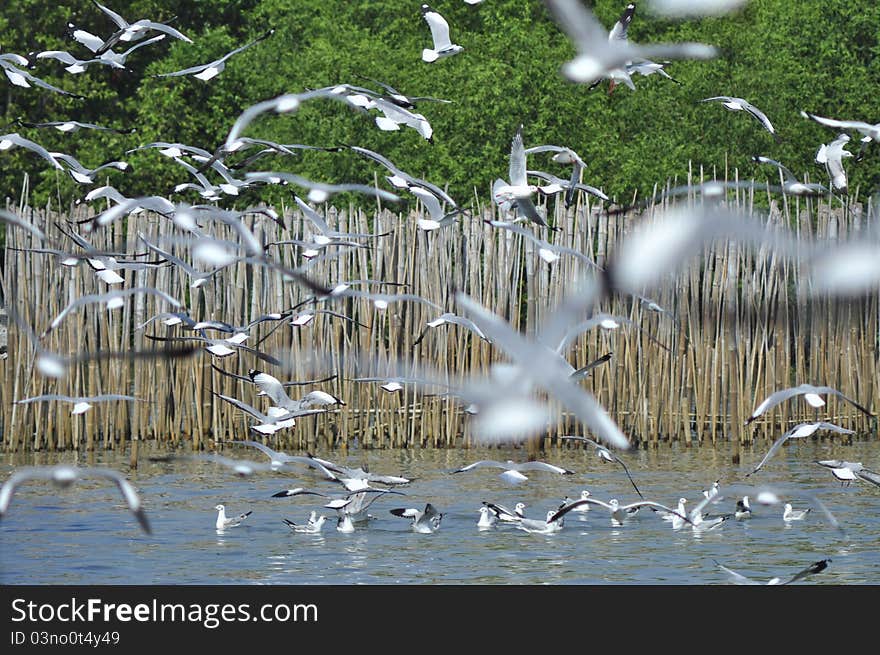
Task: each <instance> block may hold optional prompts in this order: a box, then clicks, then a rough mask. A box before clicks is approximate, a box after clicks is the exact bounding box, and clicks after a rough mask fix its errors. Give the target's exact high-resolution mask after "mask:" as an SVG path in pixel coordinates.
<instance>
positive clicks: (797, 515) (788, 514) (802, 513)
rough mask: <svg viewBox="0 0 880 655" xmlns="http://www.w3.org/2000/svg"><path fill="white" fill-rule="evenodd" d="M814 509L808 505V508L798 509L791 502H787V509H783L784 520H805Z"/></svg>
mask: <svg viewBox="0 0 880 655" xmlns="http://www.w3.org/2000/svg"><path fill="white" fill-rule="evenodd" d="M812 509H813V508H812V507H808V508H807V509H798V510H796V509H794V508H793V507H792V506H791V503H785V509H784V510H783V511H782V520H783V521H785V522H786V523H788V522H789V521H803V520H804V519H805V518H807V514H809V513H810V510H812Z"/></svg>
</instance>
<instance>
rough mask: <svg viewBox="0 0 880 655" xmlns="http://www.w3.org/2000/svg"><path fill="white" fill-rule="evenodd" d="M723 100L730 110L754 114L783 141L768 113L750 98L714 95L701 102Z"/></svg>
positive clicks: (765, 127) (774, 136) (778, 139)
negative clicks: (756, 105) (751, 101)
mask: <svg viewBox="0 0 880 655" xmlns="http://www.w3.org/2000/svg"><path fill="white" fill-rule="evenodd" d="M716 101H717V102H721V103H722V104H723V105H724V106H725V107H727V108H728V109H729V110H730V111H746V112H748V113H749V114H751V115H752V116H754V117H755V118H756V119H757V120H758V122H760V123H761V125H763V126H764V129H765V130H767V131H768V132H770V134H772V135H773V138H774V139H776V140H777V141H781V140H782V139H780V138H779V135H778V134H777V133H776V128H775V127H773V124H772V123H771V122H770V119H769V118H767V115H766V114H765V113H764V112H762V111H761V110H760V109H758V108H757V107H755V105H753V104H752V103H750V102H749V101H748V100H744V99H743V98H733V97H731V96H713V97H711V98H703V99H702V100H700V102H716Z"/></svg>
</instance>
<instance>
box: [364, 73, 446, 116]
mask: <svg viewBox="0 0 880 655" xmlns="http://www.w3.org/2000/svg"><path fill="white" fill-rule="evenodd" d="M357 77H360V78H361V79H364V80H367V81H368V82H372V83H373V84H378V85H379V86H381V87H382V88H383V89H385V91H386V92H387V93H386V94H384V95H382V96H380V97H381V98H383V99H385V100H390V101H391V102H393V103H394V104H396V105H399V106H401V107H403V108H404V109H415V107H416V103H417V102H442V103H446V104H448V103H451V102H452V100H444V99H442V98H431V97H426V96H408V95H405V94H403V93H401V92H400V91H398V90H397V89H395V88H394V87H393V86H391V85H390V84H387V83H385V82H381V81H379V80H374V79H372V78H369V77H364V76H363V75H358V76H357ZM361 90H362V91H369V89H361Z"/></svg>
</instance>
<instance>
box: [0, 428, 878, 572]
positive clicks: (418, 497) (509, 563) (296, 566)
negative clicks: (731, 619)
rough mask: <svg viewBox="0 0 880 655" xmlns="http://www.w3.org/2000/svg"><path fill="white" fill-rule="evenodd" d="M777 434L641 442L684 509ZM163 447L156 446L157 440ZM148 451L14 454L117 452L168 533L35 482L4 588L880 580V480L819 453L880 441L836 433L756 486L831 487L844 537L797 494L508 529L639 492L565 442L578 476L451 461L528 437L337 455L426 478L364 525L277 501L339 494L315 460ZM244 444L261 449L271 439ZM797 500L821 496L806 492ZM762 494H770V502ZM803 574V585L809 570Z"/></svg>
mask: <svg viewBox="0 0 880 655" xmlns="http://www.w3.org/2000/svg"><path fill="white" fill-rule="evenodd" d="M767 447H769V444H758V445H757V446H755V447H754V448H751V449H747V450H745V451H744V452H743V453H742V462H741V463H740V464H732V463H731V462H732V455H733V450H732V447H731V446H729V445H727V444H721V445H718V446H714V447H713V446H703V447H699V448H683V447H678V446H676V445H672V446H663V447H660V448H658V449H651V450H638V451H635V452H629V453H624V454H623V457H624V458H625V461H626V462H627V464H628V466H629V469H630V471H631V473H632V475H633V477H634V479H635V480H636V483H637V484H638V486H639V488H640V489H641V491H642V493H643V494H644V496H645V497H646V498H648V499H651V500H655V501H657V502H660V503H664V504H666V505H669V506H672V507H674V506H675V504H676V503H677V501H678V498H679V497H682V496H683V497H685V498H687V499H688V501H689V503H690V505H691V506H693V505H694V504H695V503H697V502H698V501H699V500H700V499H701V498H702V495H701V491H702V490H703V489H705V488H707V487H708V486H709V485H710V484H711V483H712V482H713V481H714V480H716V479H720V480H721V483H722V490H723V489H724V488H725V487H727V488H729V486H730V485H732V484H734V483H738V482H741V481H743V480H744V475H745V473H747V472H748V471H749V470H750V469H751V468H752V467H753V466H754V465H755V464H756V463H757V462H758V461H760V459H761V457H762V456H763V454H764V452H766V449H767ZM147 454H148V453H147ZM147 454H145V455H144V456H143V457H142V459H141V463H140V466H139V468H138V469H137V470H136V471H133V472H128V457H127V455H125V454H121V453H115V452H95V453H80V454H78V455H77V454H75V453H66V454H46V453H37V454H4V455H2V456H0V478H2V479H6V478H7V477H8V476H9V475H10V474H11V472H12V471H13V470H14V468H15V467H16V466H24V465H33V464H51V463H56V462H59V461H63V462H70V463H74V462H75V463H77V464H79V465H83V466H85V465H96V466H111V467H113V468H116V469H118V470H120V471H123V472H127V473H128V475H129V479H130V480H131V481H132V483H133V484H134V485H135V487H136V488H137V489H138V490H139V491H140V493H141V494H142V495H143V498H144V504H145V508H146V511H147V514H148V516H149V519H150V521H151V523H152V527H153V534H152V535H147V534H145V533H143V532H141V531H140V529H139V528H138V525H137V523H136V521H135V519H134V517H133V516H132V515H131V514H130V513H129V512H128V511H127V509H126V508H125V506H124V504H123V502H122V500H121V497H120V496H119V494H118V491H117V489H116V487H115V486H114V485H113V484H111V483H109V482H107V481H103V480H81V481H79V482H77V483H76V484H75V485H73V486H72V487H70V488H68V489H63V490H62V489H56V488H55V487H53V486H52V485H51V484H49V483H46V482H37V481H34V482H29V483H27V484H25V485H23V486H22V487H20V488H19V490H18V492H17V493H16V495H15V497H14V498H13V501H12V504H11V506H10V508H9V512H8V514H7V516H6V517H4V519H3V521H2V522H0V583H2V584H87V585H88V584H147V585H150V584H318V585H323V584H370V585H390V584H522V585H536V584H549V585H567V584H661V585H680V584H724V583H726V582H727V578H726V576H725V575H724V574H723V572H721V571H720V570H719V569H718V568H717V567H716V565H715V563H714V562H715V561H717V562H720V563H722V564H724V565H726V566H728V567H730V568H733V569H735V570H737V571H739V572H741V573H743V574H745V575H749V576H754V577H755V578H756V579H759V580H767V579H769V578H771V577H773V576H781V577H782V576H786V575H790V574H793V573H795V572H796V571H798V570H800V569H802V568H804V567H805V566H807V565H808V564H810V563H812V562H814V561H817V560H820V559H824V558H831V559H832V563H831V565H830V566H829V567H828V569H827V570H826V571H824V572H823V573H822V574H820V575H816V576H813V577H811V578H809V579H808V580H807V581H806V583H815V584H876V583H878V582H880V550H878V548H877V539H878V536H880V513H878V511H877V510H878V507H880V488H878V487H876V486H874V485H871V484H868V483H864V482H857V483H853V484H852V485H851V486H849V487H844V486H841V484H840V483H839V482H837V481H836V480H835V479H834V478H833V477H832V475H831V473H830V471H829V470H827V469H825V468H823V467H820V466H818V465H817V464H815V463H814V460H817V459H832V458H836V459H846V460H850V461H860V462H863V463H864V464H865V465H866V466H868V467H870V468H874V469H875V470H877V469H880V445H878V443H877V442H876V441H856V442H855V443H853V444H852V445H849V446H846V445H842V444H841V443H840V442H834V441H833V440H832V439H827V440H822V441H819V440H817V441H807V440H804V441H801V442H799V443H792V444H791V445H790V446H786V447H784V448H783V449H781V451H780V452H778V453H777V454H775V455H774V457H773V458H772V459H771V460H770V461H769V462H768V463H767V464H766V465H765V468H764V469H763V470H762V471H761V472H759V473H758V474H756V475H755V476H753V477H751V478H749V479H748V482H749V483H751V482H753V481H754V483H756V484H758V483H765V484H780V483H784V484H786V485H795V486H796V487H797V488H798V489H803V490H808V491H809V492H811V493H813V494H815V495H817V496H818V497H819V498H820V499H821V500H822V502H824V503H825V504H826V505H827V507H828V508H829V509H830V510H831V511H832V512H833V513H834V515H835V516H836V517H837V519H838V520H839V522H840V523H841V525H842V526H843V527H844V529H845V531H846V535H845V536H844V535H841V534H840V533H839V532H838V531H837V530H835V529H834V528H833V527H832V526H831V525H830V524H829V523H828V521H827V520H825V519H824V518H823V517H822V515H821V514H820V513H819V512H818V511H817V510H813V511H812V512H811V513H810V515H808V517H807V519H806V520H804V521H799V522H794V523H791V524H786V523H784V522H783V520H782V507H781V506H766V507H764V506H755V507H754V516H753V518H752V519H750V520H748V521H728V522H726V523H724V524H723V525H722V526H721V527H720V528H719V529H716V530H712V531H710V532H706V533H702V534H694V533H693V531H692V530H691V529H690V528H689V527H688V526H685V528H683V529H682V530H680V531H677V532H676V531H673V530H672V528H671V527H670V523H668V522H666V521H662V520H660V519H659V517H658V516H657V515H654V514H653V513H651V512H648V511H645V510H643V511H641V512H640V513H639V514H638V515H636V516H635V517H633V518H632V519H631V520H629V521H627V522H626V523H625V524H624V525H623V526H620V527H614V526H612V525H611V521H610V517H609V515H608V513H607V512H605V511H603V510H602V509H601V508H593V509H592V510H591V511H589V512H587V513H586V515H585V516H583V517H579V516H578V515H577V514H576V513H569V514H568V515H567V516H566V520H565V527H564V529H563V530H562V531H561V532H559V533H556V534H553V535H535V534H529V533H526V532H524V531H521V530H517V529H515V528H510V527H506V526H505V527H503V528H498V529H493V530H488V531H481V530H478V529H477V526H476V523H477V519H478V517H479V514H478V509H479V507H480V504H481V501H491V502H495V503H500V504H502V505H505V506H507V507H511V508H512V507H513V506H514V505H515V504H516V503H517V502H524V503H525V504H526V506H527V509H526V514H527V516H530V517H533V518H543V517H544V516H545V515H546V512H547V510H548V509H551V508H555V507H557V506H558V505H559V504H560V502H561V501H562V499H563V498H564V497H565V496H569V497H572V498H576V497H578V496H579V494H580V491H581V489H589V490H590V491H591V492H592V494H593V496H594V497H595V498H598V499H601V500H606V501H607V500H609V499H610V498H618V499H619V500H620V501H621V503H627V502H633V501H635V500H638V496H637V495H636V492H635V490H634V489H633V488H632V486H631V485H630V483H629V481H628V480H627V478H626V477H625V475H624V473H623V471H622V469H621V468H620V467H619V466H617V465H614V464H609V463H606V462H603V461H602V460H600V459H599V458H597V457H596V456H595V454H594V453H593V451H592V450H574V449H572V450H569V449H557V448H552V449H550V450H548V451H547V452H546V453H545V454H544V456H543V459H545V460H546V461H550V462H552V463H554V464H557V465H560V466H564V467H566V468H568V469H571V470H573V471H574V472H575V473H574V474H573V475H565V476H563V475H555V474H551V473H543V472H534V473H529V474H528V475H529V480H527V481H525V482H523V483H520V484H518V485H511V484H509V483H507V482H505V481H504V480H502V479H501V478H499V477H498V476H499V473H501V470H500V469H490V468H481V469H478V470H474V471H470V472H467V473H461V474H455V475H452V474H450V473H449V471H451V470H452V469H455V468H457V467H459V466H462V465H464V464H467V463H470V462H473V461H475V460H477V459H496V460H507V459H514V460H516V461H523V460H524V459H525V451H524V450H519V449H513V448H510V449H492V450H488V449H486V450H483V449H471V450H454V451H452V450H394V451H387V450H382V451H379V450H349V451H338V452H322V453H319V455H320V456H321V457H324V458H326V459H330V460H333V461H337V462H339V463H342V464H346V465H349V466H359V465H362V464H366V465H368V466H369V469H370V470H371V471H374V472H377V473H386V474H400V475H404V476H406V477H409V478H412V479H413V482H412V483H411V484H409V485H406V486H404V487H400V488H399V489H400V490H401V491H404V492H405V493H406V496H393V495H386V496H383V497H382V498H380V499H379V500H377V501H376V502H375V504H374V505H373V506H372V509H371V512H372V513H373V515H375V516H376V517H377V518H376V519H375V520H374V521H372V522H371V523H370V525H369V526H368V527H364V528H359V529H358V530H357V531H356V532H354V533H352V534H343V533H340V532H338V531H337V530H336V529H335V525H336V521H335V514H334V513H333V512H331V511H330V510H323V509H322V508H321V503H322V500H321V499H320V498H319V497H316V496H298V497H294V498H272V497H271V496H272V494H273V493H275V492H277V491H280V490H282V489H286V488H291V487H297V486H301V487H307V488H312V489H316V490H321V491H325V492H327V493H330V494H335V493H338V492H340V490H341V489H342V488H341V487H340V486H338V485H334V484H332V483H330V482H327V481H324V480H321V479H320V478H319V476H317V475H316V474H315V473H314V472H313V471H311V470H310V469H306V468H305V467H294V468H293V469H292V470H291V471H290V472H285V473H265V474H261V475H257V476H254V477H251V478H238V477H236V476H235V475H234V474H233V473H232V472H231V471H230V470H228V469H226V468H223V467H220V466H218V465H216V464H213V463H208V462H193V461H175V462H171V463H168V462H151V461H148V459H147V456H146V455H147ZM226 454H229V455H232V456H235V457H248V458H250V459H253V460H260V459H261V458H262V456H261V455H260V454H259V453H258V452H257V451H255V450H252V449H245V448H241V447H238V448H234V449H232V450H227V451H226ZM791 500H792V503H793V504H794V505H795V507H798V508H806V507H808V506H809V504H808V501H807V500H806V499H804V498H797V497H793V498H792V499H791ZM735 501H736V498H735V497H733V496H731V497H726V498H725V500H724V501H723V502H722V503H720V504H719V505H717V506H714V507H712V508H711V511H712V512H713V513H723V512H732V511H733V507H734V504H735ZM426 502H430V503H432V504H433V505H434V506H435V507H437V509H438V510H440V511H442V512H444V518H443V521H442V525H441V527H440V529H439V531H438V532H436V533H434V534H427V535H426V534H417V533H414V532H412V531H411V530H410V528H409V522H408V520H406V519H402V518H398V517H396V516H393V515H391V514H390V512H389V510H390V509H392V508H395V507H417V508H423V507H424V505H425V503H426ZM218 503H223V504H225V505H226V507H227V513H228V514H233V513H235V514H238V513H240V512H243V511H246V510H251V511H252V512H253V514H252V515H251V516H250V517H249V518H248V519H247V521H245V523H243V524H242V525H241V526H239V527H236V528H232V529H227V530H225V531H217V530H216V529H215V527H214V522H215V520H216V514H217V513H216V511H215V510H214V506H215V505H217V504H218ZM753 506H754V503H753ZM313 509H314V510H318V511H319V512H321V511H323V512H325V513H326V514H327V515H328V519H329V520H328V521H327V523H326V524H325V526H324V530H323V532H322V534H320V535H308V534H297V533H294V532H292V531H291V530H290V529H289V528H288V527H287V526H285V525H284V523H283V522H282V518H288V519H290V520H292V521H295V522H297V523H299V522H304V521H305V520H306V518H307V517H308V515H309V512H310V511H311V510H313ZM801 584H803V583H801Z"/></svg>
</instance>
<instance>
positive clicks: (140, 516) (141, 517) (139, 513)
mask: <svg viewBox="0 0 880 655" xmlns="http://www.w3.org/2000/svg"><path fill="white" fill-rule="evenodd" d="M133 514H134V515H135V518H137V520H138V523H140V525H141V528H142V529H143V531H144V532H146V533H147V534H153V530H152V529H151V528H150V522H149V521H148V520H147V515H146V513H145V512H144V510H142V509H138V510H135V511H134V512H133Z"/></svg>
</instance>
